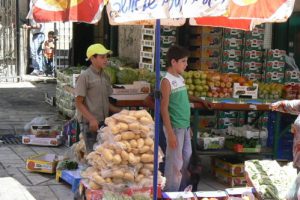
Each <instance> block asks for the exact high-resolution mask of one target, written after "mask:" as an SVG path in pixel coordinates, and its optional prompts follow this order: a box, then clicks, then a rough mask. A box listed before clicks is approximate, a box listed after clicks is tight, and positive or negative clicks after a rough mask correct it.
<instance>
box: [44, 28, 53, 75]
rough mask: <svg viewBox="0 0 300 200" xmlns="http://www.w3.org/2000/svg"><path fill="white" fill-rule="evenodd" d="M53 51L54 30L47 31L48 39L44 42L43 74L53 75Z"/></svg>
mask: <svg viewBox="0 0 300 200" xmlns="http://www.w3.org/2000/svg"><path fill="white" fill-rule="evenodd" d="M54 53H55V34H54V31H49V32H48V39H47V40H46V41H45V43H44V58H45V74H46V76H48V75H50V76H53V77H54V75H55V72H54V64H53V57H54Z"/></svg>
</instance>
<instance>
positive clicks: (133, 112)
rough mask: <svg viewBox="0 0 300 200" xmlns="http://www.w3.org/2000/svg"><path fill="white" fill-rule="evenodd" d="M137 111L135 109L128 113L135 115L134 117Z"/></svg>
mask: <svg viewBox="0 0 300 200" xmlns="http://www.w3.org/2000/svg"><path fill="white" fill-rule="evenodd" d="M136 112H137V111H135V110H129V113H128V115H129V116H133V117H135V115H136Z"/></svg>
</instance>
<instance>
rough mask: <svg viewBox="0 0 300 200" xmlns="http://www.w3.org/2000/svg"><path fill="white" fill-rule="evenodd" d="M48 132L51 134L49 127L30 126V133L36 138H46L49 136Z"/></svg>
mask: <svg viewBox="0 0 300 200" xmlns="http://www.w3.org/2000/svg"><path fill="white" fill-rule="evenodd" d="M50 132H51V126H49V125H33V126H31V133H32V134H34V135H35V136H37V137H47V136H49V135H50ZM55 137H56V136H55Z"/></svg>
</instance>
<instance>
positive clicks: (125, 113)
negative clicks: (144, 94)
mask: <svg viewBox="0 0 300 200" xmlns="http://www.w3.org/2000/svg"><path fill="white" fill-rule="evenodd" d="M119 113H120V114H123V115H129V114H130V111H129V110H125V109H124V110H121V112H119Z"/></svg>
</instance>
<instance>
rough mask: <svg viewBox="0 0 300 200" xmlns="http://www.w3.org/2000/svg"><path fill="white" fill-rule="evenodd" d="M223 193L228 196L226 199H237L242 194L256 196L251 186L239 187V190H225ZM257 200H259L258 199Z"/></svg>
mask: <svg viewBox="0 0 300 200" xmlns="http://www.w3.org/2000/svg"><path fill="white" fill-rule="evenodd" d="M247 185H248V181H247ZM225 192H226V193H227V194H228V197H238V198H241V197H242V195H243V194H244V195H245V194H249V195H251V194H252V195H256V191H255V189H254V188H253V187H252V186H250V187H240V188H226V189H225ZM250 199H251V198H250ZM258 200H260V199H259V198H258Z"/></svg>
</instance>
